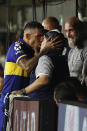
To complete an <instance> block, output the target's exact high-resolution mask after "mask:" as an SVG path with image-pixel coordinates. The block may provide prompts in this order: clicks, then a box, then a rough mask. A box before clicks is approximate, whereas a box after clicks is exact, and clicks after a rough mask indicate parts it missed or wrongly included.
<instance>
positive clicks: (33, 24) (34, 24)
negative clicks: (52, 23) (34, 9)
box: [24, 21, 44, 30]
mask: <svg viewBox="0 0 87 131" xmlns="http://www.w3.org/2000/svg"><path fill="white" fill-rule="evenodd" d="M35 28H38V29H41V30H44V27H43V26H42V24H41V23H39V22H37V21H31V22H28V23H27V24H26V25H25V27H24V30H26V29H35Z"/></svg>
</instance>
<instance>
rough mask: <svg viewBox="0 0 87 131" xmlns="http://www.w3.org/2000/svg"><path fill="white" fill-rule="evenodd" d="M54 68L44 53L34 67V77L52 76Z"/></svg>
mask: <svg viewBox="0 0 87 131" xmlns="http://www.w3.org/2000/svg"><path fill="white" fill-rule="evenodd" d="M53 69H54V65H53V63H52V60H51V58H50V57H48V56H46V55H44V56H41V57H40V58H39V61H38V64H37V67H36V71H35V74H36V78H38V77H39V76H40V75H48V76H49V77H51V76H52V72H53Z"/></svg>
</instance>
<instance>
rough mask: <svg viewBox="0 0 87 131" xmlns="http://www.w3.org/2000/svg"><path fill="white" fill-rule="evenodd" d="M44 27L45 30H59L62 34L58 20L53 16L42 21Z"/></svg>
mask: <svg viewBox="0 0 87 131" xmlns="http://www.w3.org/2000/svg"><path fill="white" fill-rule="evenodd" d="M42 25H43V27H44V29H46V30H54V29H58V30H59V31H60V32H61V30H62V27H61V25H60V24H59V21H58V19H57V18H56V17H53V16H49V17H47V18H45V19H44V20H43V21H42Z"/></svg>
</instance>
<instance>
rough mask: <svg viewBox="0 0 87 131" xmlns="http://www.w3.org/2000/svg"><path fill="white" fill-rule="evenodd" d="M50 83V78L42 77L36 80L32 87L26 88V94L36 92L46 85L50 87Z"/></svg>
mask: <svg viewBox="0 0 87 131" xmlns="http://www.w3.org/2000/svg"><path fill="white" fill-rule="evenodd" d="M49 82H50V78H49V77H48V76H45V77H44V76H42V77H40V78H38V79H37V80H35V82H33V83H32V84H31V85H29V86H27V87H26V88H25V91H26V94H29V93H31V92H33V91H36V90H38V89H40V88H42V87H44V86H46V85H48V84H49Z"/></svg>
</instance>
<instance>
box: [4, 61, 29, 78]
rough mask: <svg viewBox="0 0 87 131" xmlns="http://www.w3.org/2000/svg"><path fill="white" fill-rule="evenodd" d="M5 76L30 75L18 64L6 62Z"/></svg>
mask: <svg viewBox="0 0 87 131" xmlns="http://www.w3.org/2000/svg"><path fill="white" fill-rule="evenodd" d="M5 75H17V76H24V77H28V73H27V72H26V71H24V70H23V69H22V68H21V67H20V66H19V65H18V64H16V63H13V62H6V67H5Z"/></svg>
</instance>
